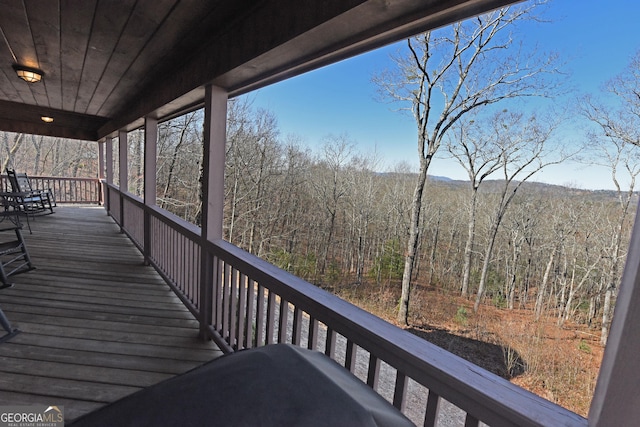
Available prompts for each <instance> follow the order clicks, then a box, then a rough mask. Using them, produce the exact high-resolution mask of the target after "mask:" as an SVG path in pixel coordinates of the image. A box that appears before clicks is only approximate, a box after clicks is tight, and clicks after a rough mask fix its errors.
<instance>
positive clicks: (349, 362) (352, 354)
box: [344, 340, 358, 372]
mask: <svg viewBox="0 0 640 427" xmlns="http://www.w3.org/2000/svg"><path fill="white" fill-rule="evenodd" d="M357 351H358V347H357V346H356V345H354V344H353V341H351V340H347V352H346V353H345V357H344V367H345V368H347V369H348V370H349V372H354V370H355V367H356V353H357Z"/></svg>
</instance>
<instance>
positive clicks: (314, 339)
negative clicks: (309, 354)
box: [307, 316, 318, 350]
mask: <svg viewBox="0 0 640 427" xmlns="http://www.w3.org/2000/svg"><path fill="white" fill-rule="evenodd" d="M307 348H308V349H309V350H317V349H318V321H317V320H316V319H315V318H313V317H312V316H309V337H308V339H307Z"/></svg>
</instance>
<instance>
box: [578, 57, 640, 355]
mask: <svg viewBox="0 0 640 427" xmlns="http://www.w3.org/2000/svg"><path fill="white" fill-rule="evenodd" d="M606 90H607V91H608V92H609V93H610V94H611V95H613V98H614V99H615V100H616V101H617V106H616V107H612V106H610V105H609V106H607V105H605V104H604V103H602V102H599V101H597V100H596V99H594V98H593V97H590V96H587V97H584V98H583V100H582V101H583V102H582V106H583V107H582V114H583V115H584V116H585V117H586V118H587V119H589V120H590V121H591V122H592V123H594V124H595V125H596V127H597V131H595V132H593V133H591V134H590V140H591V141H592V143H593V144H592V145H591V146H592V148H595V150H594V152H593V153H594V155H593V159H594V160H593V161H594V163H596V164H599V165H601V166H604V167H607V168H609V169H610V171H611V178H612V181H613V184H614V186H615V189H616V192H617V195H618V201H619V209H620V217H619V222H618V224H617V226H616V227H615V231H614V232H613V234H612V244H611V247H610V249H609V251H608V252H609V253H608V256H607V258H608V260H609V272H608V275H607V277H608V278H607V285H606V287H605V294H604V303H603V306H602V331H601V335H600V341H601V343H602V344H603V345H604V344H606V342H607V338H608V335H609V326H610V323H611V318H612V317H613V301H614V298H615V295H616V293H617V283H618V281H619V279H620V266H621V264H622V263H621V259H622V257H623V255H622V239H623V236H624V233H625V230H626V229H627V227H626V226H625V223H626V222H627V221H628V220H629V213H630V207H631V201H632V199H633V197H634V194H635V187H636V185H635V184H636V179H637V177H638V175H639V174H640V148H639V147H640V96H639V95H640V51H639V52H638V53H636V55H635V56H634V57H633V58H632V60H631V62H630V63H629V65H628V67H627V68H626V70H624V71H623V72H622V73H621V74H620V75H618V76H616V77H615V78H613V79H612V80H610V81H609V82H608V83H607V85H606ZM621 175H624V177H625V178H626V180H627V185H626V189H625V188H623V187H624V184H623V183H621V181H620V179H621Z"/></svg>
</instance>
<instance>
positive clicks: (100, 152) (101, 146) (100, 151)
mask: <svg viewBox="0 0 640 427" xmlns="http://www.w3.org/2000/svg"><path fill="white" fill-rule="evenodd" d="M104 144H105V142H104V140H102V141H98V179H100V180H102V179H104Z"/></svg>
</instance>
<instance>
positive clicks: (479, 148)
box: [447, 120, 502, 297]
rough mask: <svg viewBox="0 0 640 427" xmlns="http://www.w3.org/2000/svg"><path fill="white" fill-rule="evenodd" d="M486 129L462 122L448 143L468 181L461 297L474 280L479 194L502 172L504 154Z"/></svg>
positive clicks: (470, 122)
mask: <svg viewBox="0 0 640 427" xmlns="http://www.w3.org/2000/svg"><path fill="white" fill-rule="evenodd" d="M485 131H486V129H485V128H482V127H481V126H479V125H478V123H477V122H476V121H475V120H469V121H466V120H460V121H459V122H458V124H457V125H456V126H455V127H454V128H452V132H451V133H452V134H453V135H450V136H451V138H450V139H449V141H448V142H447V150H448V151H449V153H450V154H451V155H452V156H453V157H454V158H455V159H456V160H457V161H458V163H459V164H460V165H461V166H462V167H463V168H464V169H465V170H466V171H467V176H468V177H469V202H468V207H467V209H468V211H469V217H468V221H469V222H468V227H467V241H466V244H465V247H464V269H463V274H462V286H461V291H462V296H463V297H466V296H467V294H468V291H469V278H470V276H471V260H472V257H473V246H474V242H475V234H476V217H477V212H476V211H477V204H478V190H479V189H480V185H481V184H482V182H483V181H484V180H485V179H486V178H487V177H488V176H489V175H491V174H492V173H494V172H495V171H497V170H499V169H500V164H501V162H500V159H501V155H502V153H501V151H500V149H499V148H500V147H499V146H498V145H496V144H495V142H496V138H492V137H491V136H490V135H485Z"/></svg>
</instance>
